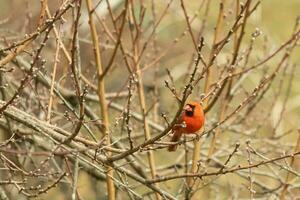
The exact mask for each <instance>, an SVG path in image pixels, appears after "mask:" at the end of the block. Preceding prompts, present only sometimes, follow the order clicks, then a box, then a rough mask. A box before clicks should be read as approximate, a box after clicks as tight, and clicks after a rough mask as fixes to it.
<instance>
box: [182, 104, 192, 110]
mask: <svg viewBox="0 0 300 200" xmlns="http://www.w3.org/2000/svg"><path fill="white" fill-rule="evenodd" d="M184 110H185V111H193V108H192V107H191V106H190V105H186V106H185V107H184Z"/></svg>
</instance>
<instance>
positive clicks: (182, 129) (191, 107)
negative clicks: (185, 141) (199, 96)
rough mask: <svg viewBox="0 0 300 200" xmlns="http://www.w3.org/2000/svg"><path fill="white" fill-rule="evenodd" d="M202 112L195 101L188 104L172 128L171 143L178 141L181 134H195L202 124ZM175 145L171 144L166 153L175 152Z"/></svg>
mask: <svg viewBox="0 0 300 200" xmlns="http://www.w3.org/2000/svg"><path fill="white" fill-rule="evenodd" d="M204 121H205V118H204V112H203V109H202V106H201V105H200V104H199V103H198V102H195V101H191V102H188V103H187V104H186V105H185V107H184V109H183V112H182V114H181V116H180V119H179V120H178V122H177V124H176V125H175V126H174V127H173V129H172V132H173V133H174V134H173V137H172V139H171V142H177V141H179V140H180V137H181V135H182V134H193V133H195V132H197V131H198V130H199V129H200V128H201V127H202V126H203V124H204ZM176 148H177V144H171V145H170V146H169V147H168V151H175V150H176Z"/></svg>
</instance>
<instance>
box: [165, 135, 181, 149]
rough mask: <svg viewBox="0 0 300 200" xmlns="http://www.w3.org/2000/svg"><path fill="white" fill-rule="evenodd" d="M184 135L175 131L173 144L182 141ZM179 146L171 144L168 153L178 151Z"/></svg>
mask: <svg viewBox="0 0 300 200" xmlns="http://www.w3.org/2000/svg"><path fill="white" fill-rule="evenodd" d="M181 135H182V133H181V132H180V131H174V134H173V137H172V139H171V142H178V141H179V140H180V137H181ZM176 149H177V144H170V145H169V147H168V151H176Z"/></svg>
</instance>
